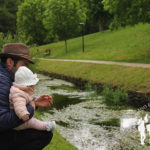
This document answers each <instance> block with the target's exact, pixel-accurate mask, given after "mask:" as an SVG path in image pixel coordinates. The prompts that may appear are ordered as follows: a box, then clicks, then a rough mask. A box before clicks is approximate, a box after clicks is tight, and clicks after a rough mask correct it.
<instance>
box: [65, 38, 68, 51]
mask: <svg viewBox="0 0 150 150" xmlns="http://www.w3.org/2000/svg"><path fill="white" fill-rule="evenodd" d="M65 48H66V53H68V48H67V40H66V39H65Z"/></svg>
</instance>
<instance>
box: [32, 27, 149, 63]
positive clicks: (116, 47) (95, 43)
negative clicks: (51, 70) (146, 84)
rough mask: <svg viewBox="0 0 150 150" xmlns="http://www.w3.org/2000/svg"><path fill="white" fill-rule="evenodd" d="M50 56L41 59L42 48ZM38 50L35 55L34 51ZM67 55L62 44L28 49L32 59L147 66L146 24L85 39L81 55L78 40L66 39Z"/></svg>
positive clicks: (147, 37) (80, 44)
mask: <svg viewBox="0 0 150 150" xmlns="http://www.w3.org/2000/svg"><path fill="white" fill-rule="evenodd" d="M47 48H50V49H51V56H45V55H44V51H45V49H47ZM37 49H38V52H37ZM68 50H69V52H68V54H65V46H64V41H61V42H57V43H53V44H48V45H44V46H40V47H34V48H31V55H32V56H34V57H46V58H65V59H89V60H111V61H128V62H145V63H150V24H138V25H135V26H133V27H126V28H121V29H119V30H117V31H109V30H108V31H105V32H103V33H95V34H90V35H86V36H85V53H83V52H82V39H81V37H78V38H75V39H70V40H68Z"/></svg>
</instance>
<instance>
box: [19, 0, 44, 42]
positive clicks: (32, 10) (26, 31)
mask: <svg viewBox="0 0 150 150" xmlns="http://www.w3.org/2000/svg"><path fill="white" fill-rule="evenodd" d="M45 2H46V1H45V0H25V1H24V3H22V4H21V5H20V6H19V9H18V12H17V30H18V34H19V36H22V37H24V38H26V39H28V43H29V44H33V43H36V44H39V45H41V44H43V43H44V40H45V38H46V35H47V31H46V29H45V28H44V25H43V16H44V15H43V14H44V11H45Z"/></svg>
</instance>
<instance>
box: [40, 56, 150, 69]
mask: <svg viewBox="0 0 150 150" xmlns="http://www.w3.org/2000/svg"><path fill="white" fill-rule="evenodd" d="M39 59H40V60H49V61H70V62H84V63H95V64H109V65H110V64H112V65H121V66H130V67H141V68H150V64H143V63H128V62H115V61H96V60H73V59H48V58H39Z"/></svg>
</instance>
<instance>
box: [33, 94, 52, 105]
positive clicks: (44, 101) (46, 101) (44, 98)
mask: <svg viewBox="0 0 150 150" xmlns="http://www.w3.org/2000/svg"><path fill="white" fill-rule="evenodd" d="M52 103H53V99H52V96H50V95H48V94H44V95H41V96H40V97H39V98H37V99H36V101H35V105H36V106H38V107H49V106H51V105H52Z"/></svg>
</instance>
